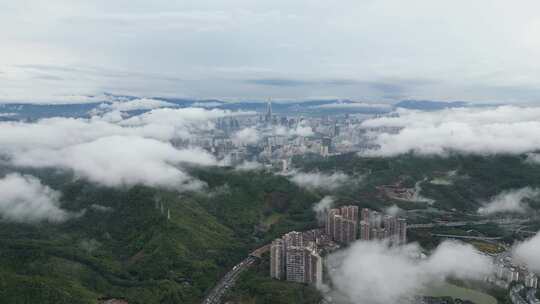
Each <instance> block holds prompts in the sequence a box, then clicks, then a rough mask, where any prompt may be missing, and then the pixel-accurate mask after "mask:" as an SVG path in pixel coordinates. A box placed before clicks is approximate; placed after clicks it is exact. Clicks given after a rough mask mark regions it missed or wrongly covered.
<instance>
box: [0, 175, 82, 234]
mask: <svg viewBox="0 0 540 304" xmlns="http://www.w3.org/2000/svg"><path fill="white" fill-rule="evenodd" d="M59 199H60V192H58V191H55V190H53V189H51V188H49V187H48V186H46V185H43V184H42V183H41V181H40V180H39V179H37V178H35V177H33V176H30V175H20V174H17V173H12V174H8V175H6V176H5V177H3V178H1V179H0V219H2V220H5V221H10V222H17V223H36V222H42V221H47V222H52V223H59V222H63V221H65V220H67V219H69V218H70V217H73V216H75V215H74V214H72V213H70V212H68V211H65V210H63V209H61V208H60V202H59Z"/></svg>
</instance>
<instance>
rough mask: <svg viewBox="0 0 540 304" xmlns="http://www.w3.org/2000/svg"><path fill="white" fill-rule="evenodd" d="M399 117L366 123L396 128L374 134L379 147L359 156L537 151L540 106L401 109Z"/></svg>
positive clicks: (368, 126)
mask: <svg viewBox="0 0 540 304" xmlns="http://www.w3.org/2000/svg"><path fill="white" fill-rule="evenodd" d="M396 113H397V114H398V115H397V116H388V117H382V118H375V119H370V120H367V121H365V122H363V123H362V126H363V127H366V128H394V129H395V131H396V132H394V133H378V134H376V135H375V139H374V142H373V143H374V144H376V145H378V146H379V148H378V149H373V150H368V151H367V152H364V153H362V154H363V155H371V156H395V155H399V154H404V153H409V152H413V153H416V154H419V155H447V154H448V153H451V152H459V153H472V154H479V155H490V154H520V153H526V152H531V151H534V150H537V149H540V138H538V136H536V134H538V133H540V107H516V106H500V107H490V108H453V109H445V110H441V111H434V112H422V111H414V110H405V109H399V110H398V111H397V112H396Z"/></svg>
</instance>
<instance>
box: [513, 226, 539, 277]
mask: <svg viewBox="0 0 540 304" xmlns="http://www.w3.org/2000/svg"><path fill="white" fill-rule="evenodd" d="M513 255H514V258H515V259H516V261H517V262H520V263H524V264H525V265H527V267H528V268H529V269H531V270H532V271H535V272H537V273H538V272H540V259H539V258H538V257H540V233H537V234H536V235H535V236H533V237H532V238H530V239H528V240H525V241H523V242H521V243H519V244H517V245H516V246H515V247H514V249H513Z"/></svg>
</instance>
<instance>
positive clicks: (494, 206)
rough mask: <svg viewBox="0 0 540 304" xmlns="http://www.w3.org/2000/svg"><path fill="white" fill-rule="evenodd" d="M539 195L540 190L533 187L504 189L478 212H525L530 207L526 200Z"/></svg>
mask: <svg viewBox="0 0 540 304" xmlns="http://www.w3.org/2000/svg"><path fill="white" fill-rule="evenodd" d="M539 195H540V190H539V189H536V188H531V187H525V188H521V189H515V190H507V191H503V192H501V193H499V194H498V195H496V196H494V197H492V198H491V200H490V201H489V202H487V203H486V204H484V206H482V207H480V208H479V209H478V213H480V214H482V215H490V214H494V213H500V212H518V213H525V212H526V211H527V209H528V208H529V206H528V205H527V203H525V200H527V199H534V198H537V197H538V196H539Z"/></svg>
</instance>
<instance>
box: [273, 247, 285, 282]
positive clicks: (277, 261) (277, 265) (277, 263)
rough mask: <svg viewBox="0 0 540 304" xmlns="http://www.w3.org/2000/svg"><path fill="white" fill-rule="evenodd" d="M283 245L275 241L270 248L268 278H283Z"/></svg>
mask: <svg viewBox="0 0 540 304" xmlns="http://www.w3.org/2000/svg"><path fill="white" fill-rule="evenodd" d="M285 262H286V261H285V243H284V241H283V239H276V240H274V241H273V242H272V245H271V246H270V277H271V278H273V279H278V280H282V279H283V278H285Z"/></svg>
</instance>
